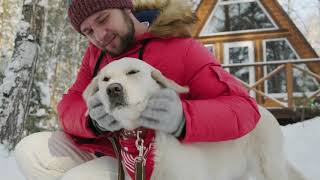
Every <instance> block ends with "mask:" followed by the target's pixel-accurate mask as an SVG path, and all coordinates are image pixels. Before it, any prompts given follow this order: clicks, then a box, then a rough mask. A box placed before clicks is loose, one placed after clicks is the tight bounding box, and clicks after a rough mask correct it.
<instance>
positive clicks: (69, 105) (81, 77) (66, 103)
mask: <svg viewBox="0 0 320 180" xmlns="http://www.w3.org/2000/svg"><path fill="white" fill-rule="evenodd" d="M90 56H91V49H90V46H89V47H88V48H87V50H86V53H85V55H84V57H83V60H82V64H81V66H80V70H79V72H78V74H77V78H76V81H75V82H74V84H73V85H72V86H71V88H70V89H69V90H68V91H67V93H66V94H64V95H63V96H62V99H61V100H60V102H59V104H58V115H59V121H60V125H61V126H62V128H63V130H64V131H65V132H66V133H68V134H70V135H74V136H77V137H82V138H94V137H96V134H95V133H94V132H93V131H92V130H91V129H90V128H89V125H90V124H89V121H88V120H89V118H88V116H87V115H86V113H87V105H86V103H85V101H84V99H83V98H82V93H83V91H84V90H85V88H86V87H87V85H88V84H89V83H90V81H91V79H92V72H91V70H90V67H89V60H90V58H91V57H90Z"/></svg>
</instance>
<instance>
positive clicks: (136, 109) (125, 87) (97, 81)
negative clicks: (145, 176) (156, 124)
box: [83, 58, 188, 129]
mask: <svg viewBox="0 0 320 180" xmlns="http://www.w3.org/2000/svg"><path fill="white" fill-rule="evenodd" d="M160 88H171V89H173V90H175V91H176V92H177V93H187V92H188V88H185V87H182V86H180V85H178V84H176V83H175V82H173V81H172V80H169V79H167V78H166V77H165V76H163V75H162V73H161V72H160V71H159V70H157V69H155V68H154V67H152V66H151V65H149V64H147V63H145V62H144V61H141V60H139V59H135V58H123V59H120V60H117V61H113V62H112V63H110V64H108V65H107V66H106V67H104V68H103V69H101V71H100V73H99V74H98V75H97V77H95V78H94V79H93V80H92V81H91V83H90V84H89V85H88V87H87V88H86V90H85V91H84V93H83V97H84V99H85V100H86V101H87V100H88V98H89V97H90V96H92V95H94V94H95V93H98V95H99V96H100V99H101V101H102V103H103V105H104V107H105V110H106V112H108V113H109V114H111V115H113V116H114V118H115V119H116V120H118V121H119V122H120V123H121V124H122V125H123V127H124V128H125V129H135V128H137V127H138V125H137V123H136V121H137V119H138V118H139V116H140V113H141V112H142V111H143V110H144V109H145V107H146V105H147V102H148V99H149V97H150V96H151V95H152V94H154V93H155V92H156V91H157V90H159V89H160Z"/></svg>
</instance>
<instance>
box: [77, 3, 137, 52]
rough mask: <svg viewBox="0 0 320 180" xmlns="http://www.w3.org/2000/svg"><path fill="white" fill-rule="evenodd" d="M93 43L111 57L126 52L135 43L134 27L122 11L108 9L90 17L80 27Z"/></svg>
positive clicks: (126, 14) (127, 15)
mask: <svg viewBox="0 0 320 180" xmlns="http://www.w3.org/2000/svg"><path fill="white" fill-rule="evenodd" d="M80 29H81V32H82V34H84V35H85V36H86V37H87V38H88V39H89V41H90V42H91V43H93V44H94V45H96V46H97V47H99V48H100V49H102V50H105V51H107V52H108V53H109V54H110V55H111V56H117V55H120V54H121V53H123V52H125V51H126V50H127V49H128V48H129V46H130V45H131V44H132V42H133V41H134V34H135V31H134V25H133V21H132V20H131V18H130V16H129V14H128V12H127V11H125V10H121V9H107V10H103V11H99V12H97V13H95V14H93V15H91V16H89V17H88V18H87V19H86V20H85V21H83V23H82V24H81V26H80Z"/></svg>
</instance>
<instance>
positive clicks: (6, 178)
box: [0, 117, 320, 180]
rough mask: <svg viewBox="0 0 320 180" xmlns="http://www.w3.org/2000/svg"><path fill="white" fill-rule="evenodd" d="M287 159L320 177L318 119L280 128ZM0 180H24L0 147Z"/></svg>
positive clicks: (315, 179) (313, 178) (311, 179)
mask: <svg viewBox="0 0 320 180" xmlns="http://www.w3.org/2000/svg"><path fill="white" fill-rule="evenodd" d="M282 130H283V133H284V137H285V148H286V152H287V155H288V159H289V160H290V161H291V162H292V163H293V164H294V165H295V166H296V167H297V168H298V169H299V170H301V171H302V172H303V173H304V174H305V175H306V176H307V178H309V180H318V179H319V177H320V171H319V170H320V155H319V152H320V143H319V142H320V117H316V118H314V119H311V120H308V121H304V122H301V123H297V124H294V125H288V126H283V127H282ZM0 169H1V180H12V179H14V180H25V179H24V178H23V177H22V175H21V173H20V172H19V170H18V167H17V164H16V163H15V160H14V157H13V155H12V153H11V154H8V153H7V152H6V151H5V150H4V148H3V146H2V145H0Z"/></svg>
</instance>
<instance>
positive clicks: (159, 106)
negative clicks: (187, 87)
mask: <svg viewBox="0 0 320 180" xmlns="http://www.w3.org/2000/svg"><path fill="white" fill-rule="evenodd" d="M139 123H140V125H141V126H143V127H147V128H151V129H155V130H160V131H163V132H167V133H171V134H173V135H174V136H176V137H178V136H180V134H181V132H182V130H183V128H184V125H185V119H184V115H183V110H182V103H181V100H180V98H179V96H178V94H177V93H176V92H175V91H174V90H172V89H161V90H159V91H158V92H156V93H155V94H154V95H153V96H152V97H151V98H150V99H149V102H148V105H147V107H146V109H145V110H144V111H143V112H142V113H141V116H140V118H139Z"/></svg>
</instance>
